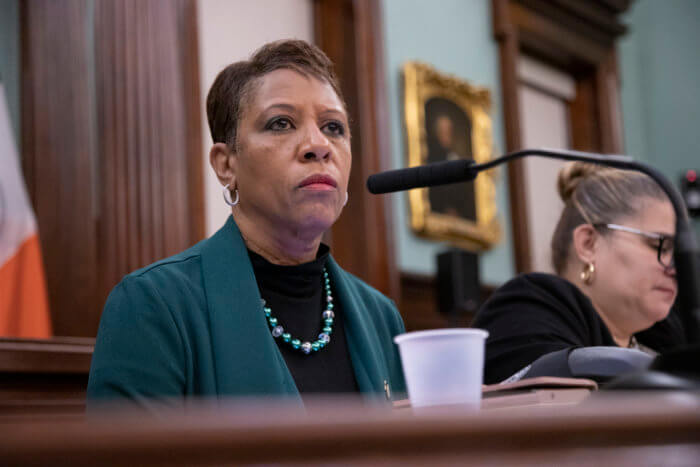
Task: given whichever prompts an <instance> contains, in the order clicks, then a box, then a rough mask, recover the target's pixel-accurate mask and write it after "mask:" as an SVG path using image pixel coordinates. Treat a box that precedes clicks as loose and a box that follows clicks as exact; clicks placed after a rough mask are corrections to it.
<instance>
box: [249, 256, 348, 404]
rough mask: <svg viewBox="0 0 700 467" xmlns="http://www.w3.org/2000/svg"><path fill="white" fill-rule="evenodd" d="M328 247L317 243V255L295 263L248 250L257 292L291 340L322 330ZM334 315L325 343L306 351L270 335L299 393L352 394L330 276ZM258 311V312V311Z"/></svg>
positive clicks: (308, 338)
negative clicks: (282, 263) (272, 260)
mask: <svg viewBox="0 0 700 467" xmlns="http://www.w3.org/2000/svg"><path fill="white" fill-rule="evenodd" d="M328 252H329V249H328V247H327V246H326V245H323V244H321V247H320V248H319V250H318V254H317V255H316V259H315V260H314V261H311V262H309V263H304V264H300V265H296V266H279V265H277V264H272V263H270V262H269V261H267V260H266V259H265V258H263V257H262V256H260V255H258V254H256V253H254V252H252V251H250V250H248V255H249V256H250V260H251V263H252V264H253V271H254V272H255V279H256V281H257V283H258V288H259V289H260V296H261V297H262V298H263V299H264V300H265V302H266V304H267V306H269V307H270V308H271V309H272V316H274V317H275V318H277V321H278V324H279V325H281V326H283V327H284V330H285V332H289V333H290V334H291V335H292V338H293V339H294V338H297V339H299V340H301V341H302V342H304V341H309V342H314V341H315V340H316V339H318V335H319V333H321V328H322V327H323V325H322V318H321V313H322V312H323V310H325V309H326V294H325V293H324V291H323V268H324V266H325V265H326V261H327V259H328ZM331 292H332V294H333V298H334V300H335V301H334V302H333V305H334V306H335V308H334V309H333V311H334V312H335V319H334V322H333V333H332V334H331V341H330V343H329V344H328V345H327V346H325V347H324V348H322V349H321V350H319V351H318V352H311V354H309V355H306V354H304V353H303V352H302V351H301V350H298V349H293V348H292V347H291V346H290V345H289V344H287V343H286V342H284V341H282V339H281V338H280V339H275V341H276V342H277V346H278V347H279V349H280V352H281V353H282V356H283V357H284V360H285V362H286V363H287V367H288V368H289V371H290V372H291V373H292V377H293V378H294V382H295V383H296V385H297V388H298V389H299V392H300V393H314V392H316V393H318V392H326V393H327V392H357V391H358V390H359V389H358V387H357V382H356V381H355V374H354V372H353V368H352V362H351V361H350V354H349V353H348V348H347V343H346V341H345V331H344V327H343V315H342V310H341V308H340V306H339V304H338V302H339V301H338V298H337V296H336V293H335V285H334V284H333V279H332V278H331ZM261 313H262V310H261Z"/></svg>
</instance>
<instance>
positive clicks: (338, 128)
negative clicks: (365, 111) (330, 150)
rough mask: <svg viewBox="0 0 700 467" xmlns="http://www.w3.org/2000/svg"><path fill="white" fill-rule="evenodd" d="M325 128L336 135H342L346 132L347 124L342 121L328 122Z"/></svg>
mask: <svg viewBox="0 0 700 467" xmlns="http://www.w3.org/2000/svg"><path fill="white" fill-rule="evenodd" d="M325 130H326V131H327V132H328V133H330V134H332V135H335V136H342V135H344V134H345V125H343V124H342V123H340V122H328V123H327V124H326V125H325Z"/></svg>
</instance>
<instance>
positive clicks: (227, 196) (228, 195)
mask: <svg viewBox="0 0 700 467" xmlns="http://www.w3.org/2000/svg"><path fill="white" fill-rule="evenodd" d="M229 186H231V184H230V183H227V184H226V186H225V187H224V201H225V202H226V204H228V205H229V206H232V207H233V206H235V205H237V204H238V201H240V199H239V196H238V188H236V189H235V190H233V191H234V192H235V193H236V199H234V200H233V201H231V190H229V188H228V187H229Z"/></svg>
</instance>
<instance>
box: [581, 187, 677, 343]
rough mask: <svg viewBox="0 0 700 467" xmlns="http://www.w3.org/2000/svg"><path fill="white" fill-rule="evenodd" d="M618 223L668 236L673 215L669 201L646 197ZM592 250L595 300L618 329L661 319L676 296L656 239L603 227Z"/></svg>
mask: <svg viewBox="0 0 700 467" xmlns="http://www.w3.org/2000/svg"><path fill="white" fill-rule="evenodd" d="M616 223H617V224H620V225H624V226H627V227H632V228H635V229H638V230H643V231H645V232H653V233H659V234H662V235H665V236H670V237H673V235H674V232H675V228H676V227H675V226H676V216H675V214H674V212H673V207H672V206H671V204H670V203H669V202H668V201H659V200H654V199H647V200H645V201H644V202H643V204H642V206H641V209H640V210H639V214H638V215H636V216H634V217H629V218H625V219H620V220H619V221H617V222H616ZM599 240H600V244H599V248H597V251H596V258H595V267H596V272H595V274H596V276H595V280H594V282H593V283H592V284H591V292H592V295H593V296H594V297H595V300H594V301H597V302H598V305H600V306H601V308H603V309H604V310H606V314H607V316H608V317H609V318H610V319H614V320H618V321H619V322H618V323H616V324H617V326H618V327H621V328H624V329H628V330H630V331H631V332H638V331H641V330H643V329H646V328H648V327H650V326H651V325H653V324H654V323H655V322H657V321H660V320H662V319H664V318H665V317H666V316H667V315H668V312H669V310H670V308H671V305H673V302H674V300H675V299H676V293H677V291H678V286H677V284H676V272H675V269H672V268H670V269H669V268H664V267H663V266H662V265H661V264H660V263H659V261H658V259H657V244H658V241H656V240H652V239H648V238H645V237H643V236H640V235H637V234H634V233H630V232H623V231H619V230H608V231H607V232H605V234H604V235H602V236H601V237H600V238H599Z"/></svg>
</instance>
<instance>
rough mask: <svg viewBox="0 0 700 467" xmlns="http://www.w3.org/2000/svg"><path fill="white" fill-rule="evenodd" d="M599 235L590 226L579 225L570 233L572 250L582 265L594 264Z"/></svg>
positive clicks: (598, 245)
mask: <svg viewBox="0 0 700 467" xmlns="http://www.w3.org/2000/svg"><path fill="white" fill-rule="evenodd" d="M599 240H600V234H599V232H598V231H597V230H596V229H595V227H593V226H592V225H591V224H581V225H579V226H578V227H576V228H575V229H574V231H573V233H572V243H573V250H574V254H576V257H577V258H578V259H579V261H581V262H582V263H583V264H588V263H595V258H596V253H597V251H598V248H599V247H600V242H599Z"/></svg>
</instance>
